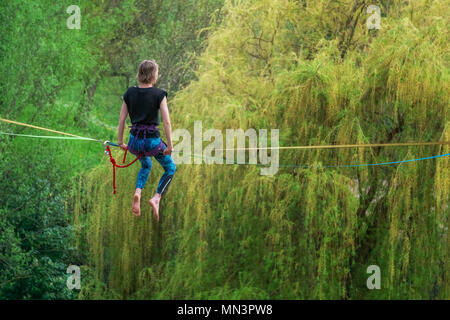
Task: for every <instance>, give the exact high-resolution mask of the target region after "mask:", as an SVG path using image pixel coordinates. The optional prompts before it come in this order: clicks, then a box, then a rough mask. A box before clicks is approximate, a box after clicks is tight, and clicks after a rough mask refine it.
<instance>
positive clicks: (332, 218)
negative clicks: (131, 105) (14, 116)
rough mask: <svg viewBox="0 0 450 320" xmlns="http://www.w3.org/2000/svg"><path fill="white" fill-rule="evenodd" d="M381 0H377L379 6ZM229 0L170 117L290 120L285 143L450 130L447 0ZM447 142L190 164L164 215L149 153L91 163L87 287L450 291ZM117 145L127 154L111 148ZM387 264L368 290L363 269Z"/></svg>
mask: <svg viewBox="0 0 450 320" xmlns="http://www.w3.org/2000/svg"><path fill="white" fill-rule="evenodd" d="M370 4H373V3H370ZM375 4H378V5H379V6H380V8H381V12H382V21H381V29H379V30H370V29H368V28H367V26H366V20H367V18H368V17H369V15H368V14H367V13H366V8H367V6H368V5H369V3H368V2H367V1H340V2H339V3H335V2H334V1H308V0H304V1H288V0H281V1H269V0H258V1H227V2H226V3H225V6H224V8H223V10H224V11H225V13H226V14H225V18H224V20H223V22H222V23H221V24H220V25H219V26H215V27H214V28H215V29H214V30H213V32H211V34H210V37H209V39H208V45H207V48H206V50H205V51H204V53H203V54H202V55H201V56H200V57H199V59H198V66H199V67H198V69H197V70H196V71H195V72H196V76H197V80H195V81H192V82H191V83H190V85H189V86H187V87H186V88H185V89H183V90H182V91H180V92H178V94H177V95H176V96H175V97H174V98H172V99H170V100H169V104H170V108H171V110H172V118H173V121H174V122H175V124H174V127H175V128H190V129H192V128H193V122H194V121H195V120H202V121H203V126H204V127H208V128H218V129H222V130H224V129H226V128H243V129H244V130H245V129H246V128H255V129H270V128H278V129H279V130H280V145H282V146H290V145H320V144H356V143H361V144H363V143H364V144H366V143H393V142H410V141H449V140H450V121H449V118H448V116H449V115H448V111H449V108H448V101H449V95H448V92H449V87H448V86H449V71H448V70H449V69H448V62H449V52H450V51H449V50H448V49H449V48H448V43H450V42H449V41H448V40H449V39H448V30H447V28H446V25H447V24H448V20H446V19H444V17H443V16H442V13H443V12H446V11H447V10H448V9H450V8H449V6H448V4H445V2H444V1H414V2H404V1H390V2H388V3H387V4H386V3H385V4H384V5H383V4H381V3H375ZM449 152H450V147H449V146H448V145H433V146H429V145H428V146H409V147H395V148H394V147H385V148H382V147H373V148H349V149H334V150H328V149H327V150H308V151H306V150H302V151H298V150H296V151H292V150H282V151H280V162H281V163H283V164H298V165H305V164H306V165H310V166H311V167H307V168H291V167H281V168H280V170H279V171H278V173H277V174H276V175H273V176H263V175H260V171H259V168H258V167H257V166H252V165H218V164H202V165H188V164H181V165H178V169H177V173H176V176H175V179H174V181H173V183H172V185H171V189H170V190H169V192H168V193H167V194H166V198H165V199H164V200H163V203H162V208H161V215H162V217H161V220H160V222H159V224H157V223H156V222H154V221H153V219H152V214H151V211H150V207H149V206H148V204H147V203H146V201H145V199H146V198H150V197H151V195H152V193H153V192H154V188H155V187H156V186H155V184H156V183H157V180H158V179H159V176H160V174H161V169H160V168H158V166H154V169H153V171H152V173H151V175H150V178H149V182H148V185H147V187H146V188H145V189H144V191H143V195H144V196H143V201H142V211H143V216H142V217H141V218H139V219H136V218H135V217H134V216H133V215H132V214H131V210H130V207H131V196H130V195H131V194H132V193H133V190H134V186H135V180H134V176H135V174H136V173H137V170H138V169H139V168H138V166H135V167H134V168H131V169H127V170H128V171H125V170H119V172H118V177H117V179H118V182H117V184H118V186H119V190H118V194H117V195H116V196H113V195H112V190H111V181H110V178H109V177H110V174H111V168H110V166H109V163H107V160H105V164H104V165H102V166H100V167H98V168H96V169H95V170H93V171H91V172H89V173H88V174H86V175H83V177H81V179H80V180H79V182H78V184H77V187H76V188H75V189H74V196H73V198H72V200H71V201H70V206H69V208H70V210H71V212H73V215H74V223H75V226H76V230H77V233H78V248H79V250H80V252H82V253H83V254H84V255H85V260H86V266H85V273H84V274H85V275H86V276H85V278H84V279H85V281H84V282H83V288H82V290H81V293H80V298H87V299H90V298H138V299H140V298H145V299H161V298H165V299H185V298H200V299H201V298H209V299H215V298H217V299H267V298H271V299H281V298H283V299H381V298H389V299H400V298H402V299H406V298H410V299H448V298H449V297H450V291H449V283H450V282H449V280H448V277H449V273H448V254H449V246H448V244H449V237H448V226H449V220H448V218H449V210H450V209H449V206H448V204H449V201H450V199H449V197H450V188H449V187H450V185H449V181H450V179H449V175H450V165H449V162H448V159H447V158H445V157H444V158H439V159H433V160H427V161H417V162H408V163H402V164H397V165H390V166H366V167H344V168H343V167H339V168H324V167H323V166H324V165H345V164H355V163H381V162H387V161H398V160H405V159H413V158H421V157H426V156H431V155H437V154H443V153H449ZM117 155H118V154H117ZM370 265H377V266H379V267H380V270H381V289H379V290H369V289H368V288H367V286H366V280H367V278H368V277H369V274H367V267H368V266H370Z"/></svg>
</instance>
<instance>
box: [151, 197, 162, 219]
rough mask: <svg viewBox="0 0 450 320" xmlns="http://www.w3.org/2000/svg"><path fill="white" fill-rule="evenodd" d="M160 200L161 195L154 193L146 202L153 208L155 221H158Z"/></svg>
mask: <svg viewBox="0 0 450 320" xmlns="http://www.w3.org/2000/svg"><path fill="white" fill-rule="evenodd" d="M160 200H161V196H160V195H159V194H155V195H154V196H153V198H151V199H150V200H149V201H148V202H149V203H150V205H151V206H152V208H153V214H154V215H155V219H156V221H159V201H160Z"/></svg>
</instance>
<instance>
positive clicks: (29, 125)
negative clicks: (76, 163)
mask: <svg viewBox="0 0 450 320" xmlns="http://www.w3.org/2000/svg"><path fill="white" fill-rule="evenodd" d="M0 121H3V122H6V123H12V124H16V125H19V126H23V127H29V128H33V129H39V130H43V131H48V132H53V133H58V134H62V135H66V136H71V137H75V138H81V139H87V140H93V141H100V140H97V139H91V138H86V137H81V136H77V135H75V134H71V133H67V132H62V131H57V130H52V129H48V128H43V127H38V126H34V125H32V124H27V123H22V122H17V121H13V120H8V119H3V118H0Z"/></svg>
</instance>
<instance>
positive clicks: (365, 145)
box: [0, 118, 450, 151]
mask: <svg viewBox="0 0 450 320" xmlns="http://www.w3.org/2000/svg"><path fill="white" fill-rule="evenodd" d="M0 121H3V122H6V123H12V124H16V125H19V126H24V127H29V128H34V129H39V130H44V131H48V132H53V133H58V134H63V135H66V136H71V137H76V138H82V139H89V140H93V141H101V140H97V139H91V138H85V137H81V136H77V135H74V134H71V133H67V132H62V131H56V130H52V129H48V128H43V127H38V126H34V125H31V124H26V123H22V122H17V121H13V120H8V119H3V118H0ZM449 144H450V141H434V142H397V143H368V144H339V145H316V146H286V147H264V148H233V149H230V148H228V149H216V150H223V151H229V150H230V151H231V150H233V151H234V150H266V149H300V150H301V149H338V148H368V147H400V146H426V145H449Z"/></svg>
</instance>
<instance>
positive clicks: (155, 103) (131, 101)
mask: <svg viewBox="0 0 450 320" xmlns="http://www.w3.org/2000/svg"><path fill="white" fill-rule="evenodd" d="M164 97H167V92H166V91H164V90H162V89H159V88H156V87H147V88H139V87H137V86H136V87H130V88H128V90H127V91H126V92H125V94H124V95H123V100H124V101H125V103H126V104H127V106H128V112H129V114H130V118H131V123H132V124H145V125H155V126H157V125H159V115H158V111H159V106H160V105H161V101H162V100H163V99H164Z"/></svg>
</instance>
